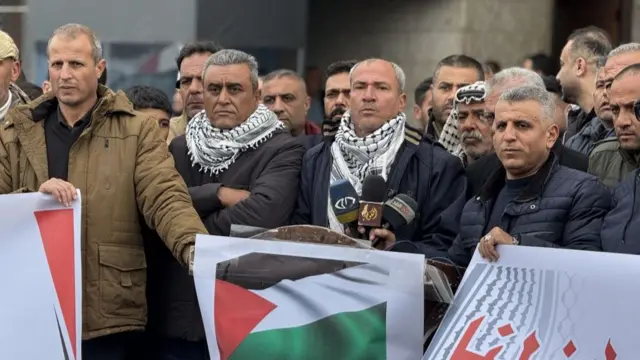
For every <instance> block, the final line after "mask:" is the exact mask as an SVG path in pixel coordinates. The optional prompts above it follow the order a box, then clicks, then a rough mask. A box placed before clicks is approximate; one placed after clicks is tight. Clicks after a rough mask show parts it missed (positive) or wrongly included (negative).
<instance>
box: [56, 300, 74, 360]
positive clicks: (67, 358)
mask: <svg viewBox="0 0 640 360" xmlns="http://www.w3.org/2000/svg"><path fill="white" fill-rule="evenodd" d="M53 313H54V314H55V315H56V322H57V323H58V333H59V334H60V343H61V344H62V351H64V360H70V359H69V353H68V352H67V345H66V344H65V343H64V335H62V327H61V326H60V319H58V313H57V312H56V309H55V308H53Z"/></svg>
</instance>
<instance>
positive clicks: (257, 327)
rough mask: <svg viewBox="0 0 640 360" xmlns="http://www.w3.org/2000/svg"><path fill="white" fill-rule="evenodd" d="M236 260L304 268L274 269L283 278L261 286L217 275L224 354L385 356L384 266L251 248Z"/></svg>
mask: <svg viewBox="0 0 640 360" xmlns="http://www.w3.org/2000/svg"><path fill="white" fill-rule="evenodd" d="M234 261H235V262H237V263H238V265H239V267H241V268H243V269H246V267H242V264H261V265H262V266H265V265H267V266H269V264H274V265H275V264H280V265H281V266H282V265H283V264H296V263H297V264H298V266H299V267H300V268H301V269H303V272H307V273H306V274H305V275H306V276H304V277H302V278H300V276H302V275H303V274H301V273H300V272H298V273H297V274H292V276H289V277H290V278H286V277H284V275H285V274H277V272H276V274H274V275H276V277H284V278H283V279H281V280H280V281H279V282H277V283H275V284H273V285H271V286H267V287H265V286H264V285H265V283H264V282H253V281H251V280H249V281H247V280H245V279H243V277H237V278H234V276H229V278H230V279H229V280H227V281H225V280H219V279H218V280H216V282H215V296H214V299H215V300H214V304H213V305H214V309H215V310H214V318H215V329H216V335H217V342H218V349H219V351H220V354H221V358H222V359H224V360H227V359H228V360H245V359H264V360H269V359H273V360H276V359H284V358H289V359H314V358H322V359H345V360H348V359H369V360H377V359H380V360H382V359H386V358H387V351H386V306H387V303H386V299H385V297H384V294H385V292H384V288H385V286H386V284H387V281H388V272H386V271H385V270H384V269H381V268H380V267H379V266H376V265H371V264H358V263H346V262H343V261H335V260H325V259H314V258H295V257H291V256H285V255H271V254H255V253H254V254H249V255H245V256H243V257H241V258H239V259H237V260H234ZM305 263H306V265H307V266H305V265H304V264H305ZM272 268H273V267H272ZM304 270H306V271H304ZM244 275H246V273H245V274H244ZM278 275H282V276H278ZM234 282H235V283H234Z"/></svg>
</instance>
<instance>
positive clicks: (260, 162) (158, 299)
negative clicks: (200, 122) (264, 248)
mask: <svg viewBox="0 0 640 360" xmlns="http://www.w3.org/2000/svg"><path fill="white" fill-rule="evenodd" d="M169 150H170V152H171V153H172V154H173V157H174V160H175V166H176V169H177V170H178V172H179V173H180V175H182V178H183V179H184V181H185V182H186V183H187V186H188V188H189V193H190V194H191V200H192V201H193V206H194V207H195V209H196V210H197V211H198V214H199V215H200V217H201V219H202V221H203V223H204V224H205V227H206V228H207V230H208V231H209V233H210V234H211V235H221V236H228V235H229V230H230V227H231V224H239V225H251V226H258V227H264V228H275V227H278V226H283V225H287V224H288V223H289V219H290V217H291V213H292V211H293V209H294V206H295V202H296V196H297V191H298V180H299V175H300V167H301V162H302V156H303V154H304V147H303V146H302V145H301V144H300V142H298V141H295V140H294V138H292V137H291V135H290V134H289V133H288V131H278V132H276V133H274V135H273V136H272V137H271V138H270V139H269V140H267V141H266V142H264V143H263V144H261V145H260V146H259V147H258V148H257V149H252V150H248V151H247V152H245V153H244V154H242V155H241V156H240V157H239V158H238V159H237V160H236V162H235V163H233V164H232V165H231V166H230V167H229V169H227V170H226V171H224V172H223V173H221V174H220V175H218V176H215V175H213V176H212V175H209V174H205V173H204V172H202V171H200V167H199V165H193V164H192V162H191V159H190V157H189V154H188V151H187V144H186V140H185V137H184V135H182V136H179V137H177V138H175V139H174V140H173V141H172V142H171V146H170V147H169ZM221 186H224V187H228V188H233V189H241V190H248V191H250V192H251V196H250V197H249V198H248V199H246V200H244V201H241V202H239V203H238V204H236V205H235V206H232V207H228V208H225V207H223V206H222V204H221V203H220V200H219V199H218V197H217V195H216V194H217V192H218V189H219V188H220V187H221ZM148 245H151V244H148ZM149 248H150V251H148V253H149V255H150V256H149V257H150V258H151V259H149V267H150V269H149V287H148V289H147V291H148V296H149V299H150V300H151V303H152V304H150V306H149V330H150V331H151V332H152V333H155V334H156V335H160V336H165V337H170V338H178V339H184V340H190V341H199V340H204V339H205V335H204V328H203V325H202V318H201V316H200V309H199V307H198V303H197V298H196V293H195V288H194V284H193V278H192V277H191V276H189V274H188V273H187V270H186V269H184V268H183V267H181V266H180V265H179V264H178V262H177V261H175V260H173V258H172V257H170V253H169V252H168V250H167V249H166V247H165V248H162V247H159V246H148V249H149Z"/></svg>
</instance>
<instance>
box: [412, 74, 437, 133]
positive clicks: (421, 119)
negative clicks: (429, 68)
mask: <svg viewBox="0 0 640 360" xmlns="http://www.w3.org/2000/svg"><path fill="white" fill-rule="evenodd" d="M431 85H433V78H432V77H428V78H426V79H424V80H422V82H421V83H420V84H418V86H416V89H415V91H414V92H413V101H414V105H413V119H414V120H415V121H416V122H417V123H418V127H419V128H420V129H422V131H427V126H428V125H429V118H431V116H432V114H431V107H432V104H431V101H432V99H433V90H432V89H431Z"/></svg>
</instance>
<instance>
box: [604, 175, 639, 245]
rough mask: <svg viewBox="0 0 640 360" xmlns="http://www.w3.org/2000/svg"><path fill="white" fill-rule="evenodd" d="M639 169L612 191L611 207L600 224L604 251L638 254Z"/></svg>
mask: <svg viewBox="0 0 640 360" xmlns="http://www.w3.org/2000/svg"><path fill="white" fill-rule="evenodd" d="M638 187H640V170H635V171H634V172H633V173H631V174H630V175H629V176H628V177H627V178H626V179H625V180H624V181H622V182H621V183H620V184H619V185H618V186H617V187H616V188H615V190H614V193H613V209H611V211H610V212H609V214H607V216H606V217H605V218H604V223H603V224H602V248H603V249H604V251H606V252H615V253H623V254H635V255H640V195H639V194H638Z"/></svg>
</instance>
